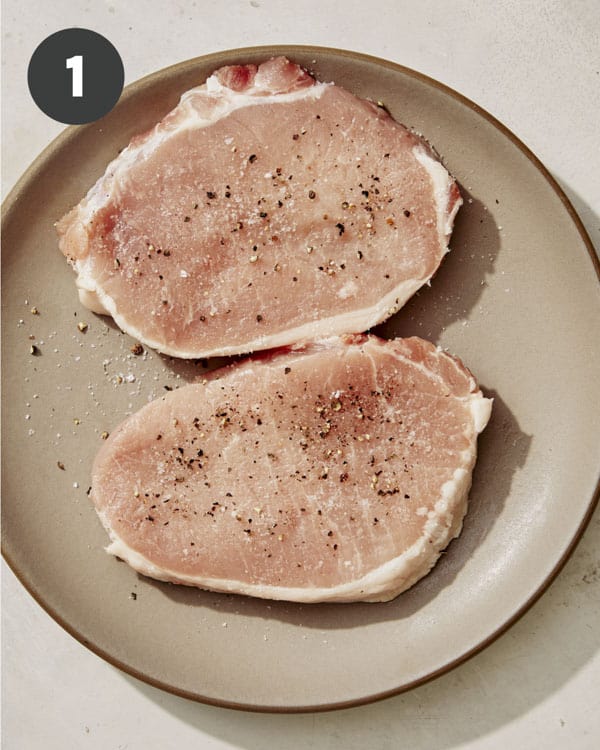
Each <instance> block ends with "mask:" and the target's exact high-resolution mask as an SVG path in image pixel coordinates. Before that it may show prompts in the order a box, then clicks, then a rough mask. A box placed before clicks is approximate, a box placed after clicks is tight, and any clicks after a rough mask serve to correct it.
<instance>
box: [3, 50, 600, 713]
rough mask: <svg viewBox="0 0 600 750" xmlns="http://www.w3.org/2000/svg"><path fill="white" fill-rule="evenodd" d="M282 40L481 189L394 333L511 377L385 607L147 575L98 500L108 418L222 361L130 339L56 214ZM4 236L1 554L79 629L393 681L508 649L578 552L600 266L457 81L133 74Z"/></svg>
mask: <svg viewBox="0 0 600 750" xmlns="http://www.w3.org/2000/svg"><path fill="white" fill-rule="evenodd" d="M282 53H285V54H287V55H288V56H289V57H291V58H293V59H295V60H297V61H298V62H300V63H302V64H304V65H306V66H308V67H309V68H310V69H311V70H313V71H314V72H315V73H316V74H317V76H318V77H320V78H322V79H324V80H335V81H336V82H337V83H339V84H341V85H343V86H345V87H347V88H348V89H350V90H351V91H353V92H355V93H356V94H358V95H360V96H365V97H371V98H372V99H375V100H382V101H383V102H384V103H385V105H386V106H387V107H388V108H389V110H390V111H391V112H392V114H393V115H395V117H396V118H397V119H399V120H400V121H402V122H403V123H405V124H406V125H408V126H411V127H413V128H415V129H416V130H417V131H420V132H422V133H424V134H426V135H427V137H428V138H429V139H430V140H431V142H432V143H433V144H434V145H435V147H436V148H437V150H438V151H439V153H440V154H442V156H443V159H444V162H445V163H446V165H447V167H448V168H449V169H450V171H451V172H452V173H453V174H454V175H455V176H456V177H457V178H458V180H459V181H460V183H461V185H462V188H463V192H464V195H465V199H466V200H465V206H464V207H463V208H462V210H461V212H460V215H459V218H458V222H457V226H456V233H455V235H454V239H453V243H452V244H453V252H452V253H451V254H450V255H449V256H448V257H447V258H446V260H445V261H444V263H443V265H442V267H441V269H440V271H439V273H438V274H437V276H436V277H435V279H434V280H433V284H432V286H431V288H426V289H425V290H424V291H423V292H422V293H420V294H419V295H417V296H416V297H415V298H414V299H413V300H412V301H411V302H410V303H409V304H408V305H407V306H406V307H405V308H404V309H403V310H401V311H400V313H399V314H398V315H396V316H395V317H394V318H393V319H392V320H391V321H390V322H389V323H387V324H386V325H385V326H383V327H382V331H383V333H384V334H385V335H392V334H400V335H409V334H418V335H420V336H424V337H428V338H430V339H432V340H433V341H435V342H438V343H440V344H441V345H442V346H444V347H447V348H449V349H450V350H451V351H452V352H455V353H456V354H458V355H460V356H461V357H462V358H463V359H464V361H465V362H466V363H467V365H468V366H469V367H470V368H472V369H473V371H474V372H475V373H476V375H477V377H478V378H479V380H480V382H481V384H482V386H483V388H484V389H485V390H486V392H487V393H488V394H490V395H493V396H494V398H495V406H494V413H493V417H492V420H491V422H490V424H489V426H488V428H487V430H486V431H485V433H484V434H483V436H482V438H481V441H480V459H479V462H478V465H477V468H476V472H475V477H474V485H473V490H472V494H471V507H470V512H469V515H468V517H467V520H466V524H465V529H464V531H463V534H462V536H461V537H460V539H459V540H458V541H456V542H454V543H453V544H452V545H451V546H450V549H449V550H448V552H447V553H446V555H444V557H443V558H442V560H441V561H440V563H439V564H438V565H437V567H436V568H435V569H434V571H433V572H432V573H431V574H430V575H429V576H428V577H427V578H425V579H424V580H422V581H421V582H420V583H419V584H418V585H417V586H415V587H414V588H413V589H412V590H410V591H409V592H407V593H405V594H403V595H402V596H400V597H399V598H398V599H396V600H395V601H393V602H390V603H387V604H353V605H335V604H333V605H295V604H288V603H282V602H279V603H277V602H272V603H270V602H266V601H259V600H253V599H246V598H243V597H236V596H224V595H219V594H211V593H206V592H203V591H198V590H195V589H187V588H183V587H177V586H171V585H167V584H162V583H157V582H153V581H151V580H148V579H144V578H141V577H139V576H138V575H136V574H135V573H134V572H133V571H132V570H131V569H130V568H129V567H127V566H126V565H125V564H123V563H119V562H118V561H117V560H115V559H114V558H112V557H109V556H108V555H107V554H106V553H105V552H104V551H103V546H104V544H105V543H106V541H107V537H106V535H105V533H104V531H103V529H102V528H101V526H100V523H99V521H98V519H97V518H96V515H95V513H94V511H93V509H92V508H91V507H90V503H89V502H88V499H87V497H86V490H87V488H88V483H89V476H90V466H91V462H92V460H93V457H94V454H95V453H96V451H97V450H98V448H99V446H100V444H101V433H102V431H103V430H111V429H112V428H114V427H115V425H116V424H117V423H118V422H120V421H121V420H122V419H123V418H124V417H125V415H126V414H128V413H130V412H131V411H133V410H136V409H138V408H139V407H140V406H141V405H142V404H144V403H146V401H147V400H148V399H149V398H151V397H154V396H157V395H159V394H161V393H163V392H164V391H163V387H164V386H165V385H171V386H176V385H179V384H182V383H184V382H185V381H186V380H187V379H188V378H191V377H193V376H195V375H196V374H197V373H198V372H199V371H201V370H202V364H197V365H194V364H190V363H181V362H178V361H176V360H171V359H169V358H166V357H162V356H160V355H157V354H155V353H153V352H148V353H147V354H146V355H143V356H142V357H135V356H133V355H132V354H131V353H130V351H129V349H130V347H131V345H132V343H133V342H132V341H131V340H130V339H129V338H128V337H127V336H125V335H123V334H121V333H120V332H119V331H118V330H117V329H116V328H115V326H114V325H111V324H110V322H109V321H107V319H105V318H101V317H98V316H94V315H92V314H91V313H89V312H86V311H85V310H84V309H83V308H82V307H80V305H79V304H78V301H77V296H76V293H75V286H74V283H73V275H72V273H71V271H70V270H69V268H68V267H67V264H66V263H65V261H64V259H63V258H62V256H61V255H60V253H59V252H58V250H57V245H56V237H55V234H54V230H53V226H52V224H53V222H54V221H55V220H56V219H58V218H59V217H60V216H61V215H62V214H63V213H64V212H65V211H66V210H67V209H68V208H70V207H71V206H72V205H74V204H75V203H76V202H77V201H79V199H80V198H81V197H82V196H83V194H84V193H85V191H86V190H87V189H88V188H89V187H90V185H92V183H93V182H94V181H95V180H96V179H97V178H98V177H99V176H100V175H101V174H102V172H103V171H104V168H105V166H106V164H107V162H108V161H109V160H110V159H112V158H113V157H114V156H116V154H117V152H118V151H119V149H121V148H123V147H124V146H125V145H126V144H127V143H128V141H129V139H130V138H131V136H132V135H133V134H134V133H137V132H139V131H143V130H145V129H146V128H148V127H150V126H151V125H152V124H153V123H154V122H156V121H157V120H158V119H159V118H160V117H161V116H162V115H164V114H165V113H166V112H167V111H168V110H169V109H171V108H172V107H173V106H174V105H175V103H176V102H177V100H178V97H179V95H180V94H181V93H182V92H183V91H185V90H186V89H187V88H190V87H191V86H193V85H195V84H198V83H200V82H202V81H204V79H205V78H206V76H207V75H208V74H210V73H211V72H212V70H213V69H215V68H217V67H219V66H220V65H223V64H226V63H234V62H252V61H259V60H262V59H264V58H266V57H268V56H270V55H271V54H282ZM3 231H4V256H3V260H2V273H3V276H4V279H3V281H4V294H3V355H4V357H3V375H4V377H3V431H4V450H3V458H4V474H3V529H2V534H3V536H2V543H3V551H4V554H5V556H6V558H7V560H8V562H9V564H10V565H11V567H12V568H13V570H14V571H15V572H16V574H17V575H18V576H19V578H20V579H21V581H22V582H23V584H24V585H25V586H26V587H27V589H28V590H29V591H30V592H31V593H32V594H33V596H34V597H35V598H36V599H37V600H38V601H39V602H40V604H41V605H42V606H43V607H44V608H45V609H46V610H47V611H48V612H49V613H50V614H51V615H52V616H53V617H54V618H55V619H56V620H57V621H58V622H59V623H60V624H61V625H62V626H63V627H65V628H66V629H67V630H68V631H69V632H70V633H71V634H72V635H74V636H75V637H76V638H78V639H79V640H80V641H81V642H82V643H84V644H85V645H86V646H88V647H89V648H91V649H92V650H93V651H95V652H96V653H98V654H100V655H101V656H103V657H104V658H105V659H107V660H108V661H110V662H111V663H113V664H116V665H117V666H119V667H121V668H122V669H124V670H126V671H127V672H130V673H131V674H134V675H136V676H137V677H140V678H141V679H143V680H146V681H148V682H150V683H152V684H154V685H157V686H159V687H163V688H165V689H167V690H170V691H172V692H175V693H178V694H180V695H184V696H187V697H190V698H195V699H198V700H202V701H206V702H211V703H217V704H221V705H227V706H233V707H244V708H251V709H257V710H290V711H297V710H307V709H325V708H333V707H339V706H347V705H351V704H355V703H361V702H365V701H368V700H373V699H375V698H378V697H382V696H385V695H389V694H392V693H395V692H398V691H400V690H404V689H406V688H408V687H411V686H414V685H416V684H418V683H420V682H423V681H424V680H426V679H429V678H431V677H433V676H435V675H437V674H440V673H441V672H444V671H446V670H448V669H449V668H450V667H452V666H454V665H455V664H457V663H459V662H460V661H462V660H464V659H465V658H467V657H468V656H469V655H471V654H473V653H474V652H476V651H477V650H479V649H480V648H482V647H483V646H484V645H486V644H488V643H489V642H490V641H491V640H492V639H493V638H495V637H496V636H497V635H498V634H499V633H501V632H502V631H503V630H504V629H506V627H507V626H508V625H510V624H511V623H512V622H514V620H515V619H516V618H517V617H518V616H519V615H520V614H522V613H523V612H524V611H525V609H526V608H527V607H528V606H529V605H530V604H531V603H532V602H533V601H534V600H535V598H536V597H537V596H538V595H539V594H540V593H541V592H542V591H543V590H544V589H545V587H546V586H547V585H548V583H549V582H550V581H551V580H552V578H553V577H554V575H555V574H556V573H557V571H558V570H559V569H560V567H561V566H562V564H563V563H564V561H565V560H566V558H567V556H568V554H569V553H570V552H571V551H572V549H573V546H574V544H575V542H576V541H577V539H578V538H579V536H580V534H581V532H582V530H583V528H584V526H585V524H586V521H587V520H588V518H589V516H590V514H591V511H592V507H593V505H594V495H595V491H596V480H597V469H598V425H599V424H600V413H599V407H600V378H599V377H598V372H599V371H600V362H599V356H600V351H599V349H598V347H597V346H594V345H593V340H594V334H596V335H597V331H598V321H599V320H600V294H599V287H598V283H597V278H596V272H597V270H598V269H597V266H596V268H595V261H594V260H592V256H593V251H592V247H591V244H590V242H589V239H588V238H587V237H586V235H585V232H584V230H583V228H582V226H581V224H580V222H579V220H578V218H577V216H576V215H575V213H574V211H573V209H572V207H571V206H570V204H569V203H568V201H567V200H566V198H565V196H564V195H563V194H562V193H561V191H560V190H559V188H558V187H557V185H556V183H555V182H554V181H553V180H552V178H551V177H550V176H549V175H548V173H547V172H546V170H545V169H544V168H543V167H542V166H541V164H540V163H539V162H538V161H537V160H536V159H535V158H534V157H533V156H532V154H531V153H529V152H528V151H527V149H526V148H525V147H524V146H523V145H522V144H521V143H520V142H519V141H518V140H517V139H516V138H515V137H514V136H513V135H511V134H510V133H509V132H507V130H506V129H505V128H504V127H502V126H501V125H500V124H499V123H497V122H496V121H494V120H493V119H492V118H491V117H490V116H489V115H487V114H486V113H485V112H482V111H481V110H480V109H479V108H478V107H477V106H475V105H474V104H473V103H471V102H469V101H467V100H465V99H464V98H462V97H461V96H459V95H458V94H456V93H454V92H453V91H450V90H449V89H447V88H446V87H444V86H442V85H440V84H438V83H436V82H434V81H432V80H430V79H428V78H425V77H424V76H422V75H420V74H417V73H414V72H413V71H411V70H407V69H406V68H402V67H400V66H398V65H394V64H392V63H389V62H385V61H382V60H377V59H375V58H372V57H366V56H364V55H358V54H354V53H349V52H340V51H336V50H331V49H320V48H311V47H268V48H267V47H264V48H252V49H247V50H236V51H231V52H222V53H219V54H214V55H208V56H206V57H201V58H198V59H196V60H192V61H190V62H186V63H182V64H180V65H176V66H174V67H172V68H168V69H167V70H164V71H161V72H159V73H156V74H154V75H151V76H149V77H148V78H145V79H144V80H142V81H140V82H138V83H135V84H133V85H132V86H129V87H128V88H127V89H126V91H125V93H124V94H123V96H122V98H121V101H120V102H119V104H118V105H117V107H116V108H115V109H114V110H113V111H112V112H111V113H110V114H109V115H108V116H107V117H105V118H104V119H103V120H101V121H99V122H97V123H94V124H91V125H88V126H84V127H78V128H68V129H67V130H66V131H65V132H64V133H63V134H62V135H61V136H60V137H59V138H58V139H57V140H56V141H54V143H53V144H52V145H51V146H50V147H49V148H48V149H47V150H46V151H45V152H44V153H43V154H42V155H41V156H40V157H39V158H38V159H37V160H36V162H35V163H34V164H33V166H32V167H31V168H30V169H29V170H28V172H27V173H26V174H25V176H24V177H23V179H22V180H21V181H20V182H19V184H18V185H17V187H16V188H15V190H14V191H13V192H12V194H11V195H10V196H9V198H8V199H7V201H6V205H5V215H4V219H3ZM33 306H36V307H37V308H38V311H39V315H35V314H32V307H33ZM80 321H81V322H86V323H88V325H89V328H88V330H87V332H85V333H83V332H81V331H79V330H78V328H77V323H78V322H80ZM32 336H33V337H35V339H34V340H31V337H32ZM32 343H35V344H36V346H37V347H38V348H39V352H40V353H39V354H38V355H35V354H31V353H30V347H31V345H32ZM134 378H135V380H134ZM120 379H122V382H119V380H120ZM77 420H79V422H77ZM57 462H61V463H62V464H63V465H64V471H63V470H61V468H59V467H58V466H57ZM132 592H133V594H135V595H136V596H133V595H132Z"/></svg>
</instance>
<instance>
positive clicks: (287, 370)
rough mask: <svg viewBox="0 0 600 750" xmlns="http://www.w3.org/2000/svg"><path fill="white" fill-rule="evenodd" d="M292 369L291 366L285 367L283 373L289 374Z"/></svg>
mask: <svg viewBox="0 0 600 750" xmlns="http://www.w3.org/2000/svg"><path fill="white" fill-rule="evenodd" d="M291 371H292V368H291V367H286V368H285V369H284V371H283V373H284V375H289V374H290V372H291Z"/></svg>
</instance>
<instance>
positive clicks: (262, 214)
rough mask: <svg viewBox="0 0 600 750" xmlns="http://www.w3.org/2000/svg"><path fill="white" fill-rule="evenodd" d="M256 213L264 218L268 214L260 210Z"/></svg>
mask: <svg viewBox="0 0 600 750" xmlns="http://www.w3.org/2000/svg"><path fill="white" fill-rule="evenodd" d="M258 215H259V216H260V218H261V219H266V218H267V216H268V214H267V212H266V211H261V212H260V213H259V214H258Z"/></svg>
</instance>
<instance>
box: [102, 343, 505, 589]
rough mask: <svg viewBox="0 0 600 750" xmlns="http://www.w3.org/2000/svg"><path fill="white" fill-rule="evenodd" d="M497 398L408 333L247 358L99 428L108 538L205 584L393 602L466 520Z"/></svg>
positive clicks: (168, 574) (144, 566)
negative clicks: (110, 428)
mask: <svg viewBox="0 0 600 750" xmlns="http://www.w3.org/2000/svg"><path fill="white" fill-rule="evenodd" d="M491 404H492V402H491V400H490V399H487V398H485V397H484V396H483V395H482V393H481V391H480V389H479V388H478V386H477V384H476V382H475V379H474V378H473V376H472V374H471V373H470V372H469V371H468V370H467V369H466V368H465V367H464V365H463V364H462V363H461V362H460V361H459V360H458V359H456V358H454V357H452V356H450V355H448V354H447V353H445V352H443V351H441V350H440V349H439V348H436V347H435V346H434V345H433V344H431V343H429V342H426V341H423V340H421V339H418V338H410V339H396V340H394V341H384V340H382V339H379V338H377V337H375V336H366V335H362V336H345V337H342V338H329V339H325V340H322V341H317V342H312V343H308V344H304V345H297V346H296V347H293V348H286V349H283V350H280V351H277V352H273V353H267V354H262V355H255V356H253V357H249V358H248V359H246V360H245V361H243V362H241V363H237V364H234V365H232V366H229V367H227V368H223V369H221V370H218V371H216V372H215V373H214V374H213V375H211V376H210V377H208V378H207V379H206V380H205V381H203V382H202V383H198V384H195V385H188V386H184V387H182V388H180V389H178V390H177V391H173V392H171V393H169V394H168V395H166V396H164V397H162V398H161V399H158V400H156V401H154V402H152V403H150V404H148V405H147V406H145V407H144V408H143V409H141V410H140V411H139V412H137V413H136V414H134V415H133V416H131V417H130V418H128V419H127V420H126V421H125V422H124V423H123V424H121V425H120V426H119V427H118V428H117V430H115V431H114V432H113V433H112V434H111V436H110V437H109V439H108V440H107V442H106V443H105V444H104V446H103V447H102V449H101V450H100V452H99V454H98V456H97V458H96V461H95V464H94V469H93V477H92V493H91V494H92V499H93V501H94V504H95V506H96V510H97V512H98V514H99V516H100V518H101V520H102V522H103V524H104V526H105V528H106V530H107V531H108V533H109V535H110V538H111V543H110V545H109V547H108V548H107V549H108V551H109V552H110V553H112V554H114V555H117V556H118V557H119V558H122V559H123V560H125V561H127V562H128V563H129V564H130V565H131V566H132V567H133V568H134V569H135V570H137V571H138V572H140V573H142V574H144V575H147V576H151V577H153V578H156V579H159V580H163V581H170V582H172V583H179V584H186V585H192V586H197V587H200V588H205V589H210V590H214V591H221V592H230V593H238V594H246V595H250V596H255V597H262V598H269V599H285V600H290V601H297V602H324V601H330V602H351V601H387V600H389V599H392V598H394V597H395V596H397V595H398V594H399V593H401V592H402V591H404V590H406V589H407V588H409V587H410V586H412V585H413V584H414V583H415V582H416V581H418V580H419V579H420V578H422V577H423V576H424V575H426V574H427V573H428V572H429V570H430V569H431V568H432V567H433V565H434V564H435V562H436V560H437V559H438V557H439V555H440V554H441V552H442V550H443V549H444V548H445V547H446V546H447V545H448V543H449V542H450V541H451V539H453V538H454V537H456V536H458V534H459V533H460V531H461V528H462V521H463V517H464V515H465V512H466V509H467V497H468V492H469V489H470V485H471V473H472V469H473V466H474V464H475V460H476V442H477V436H478V434H479V433H480V432H481V431H482V430H483V429H484V427H485V426H486V424H487V422H488V419H489V416H490V412H491Z"/></svg>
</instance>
